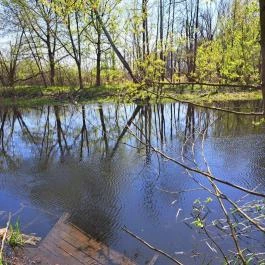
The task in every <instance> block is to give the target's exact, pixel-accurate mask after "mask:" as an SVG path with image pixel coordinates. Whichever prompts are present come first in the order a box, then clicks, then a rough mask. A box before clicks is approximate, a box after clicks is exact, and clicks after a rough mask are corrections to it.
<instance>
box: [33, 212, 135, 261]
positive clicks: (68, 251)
mask: <svg viewBox="0 0 265 265" xmlns="http://www.w3.org/2000/svg"><path fill="white" fill-rule="evenodd" d="M67 219H68V215H67V214H65V215H63V216H62V217H61V218H60V219H59V220H58V222H57V223H56V224H55V225H54V227H53V228H52V230H51V231H50V232H49V233H48V235H47V236H46V238H45V239H44V240H43V241H42V242H41V244H40V245H39V247H38V248H36V249H31V251H29V252H28V253H31V257H38V258H39V259H40V260H41V263H40V264H43V265H46V264H49V265H55V264H56V265H105V264H117V265H118V264H119V265H135V264H136V263H135V262H133V261H131V260H130V259H128V258H127V257H125V256H124V255H122V254H121V253H118V252H117V251H115V250H112V249H111V248H109V247H108V246H106V245H105V244H103V243H101V242H98V241H96V240H95V239H93V238H92V237H91V236H90V235H88V234H86V233H85V232H83V231H82V230H80V229H79V228H78V227H76V226H74V225H73V224H71V223H69V222H67Z"/></svg>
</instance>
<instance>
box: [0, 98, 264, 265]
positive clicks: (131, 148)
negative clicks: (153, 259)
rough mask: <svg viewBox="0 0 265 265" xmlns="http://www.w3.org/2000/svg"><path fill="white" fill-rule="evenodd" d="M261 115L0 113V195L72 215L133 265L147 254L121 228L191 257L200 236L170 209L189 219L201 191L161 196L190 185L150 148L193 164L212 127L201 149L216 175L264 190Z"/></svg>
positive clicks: (110, 107) (78, 110) (188, 109)
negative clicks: (203, 136)
mask: <svg viewBox="0 0 265 265" xmlns="http://www.w3.org/2000/svg"><path fill="white" fill-rule="evenodd" d="M257 104H259V103H257ZM241 107H242V104H241ZM243 108H244V106H243ZM258 119H259V118H257V117H246V116H238V115H234V114H228V113H222V112H216V111H212V110H205V109H198V108H194V106H192V105H185V104H178V103H174V104H173V103H172V104H158V105H144V106H140V105H134V104H131V105H116V104H103V105H102V104H94V105H83V106H79V105H78V106H76V105H68V106H43V107H39V108H34V109H27V108H17V107H13V108H0V140H1V157H0V168H1V173H0V179H1V192H2V193H1V192H0V195H1V194H4V193H5V194H6V193H8V194H9V195H8V196H9V197H8V198H7V199H5V200H6V201H9V202H10V203H8V204H9V205H10V209H11V208H12V207H11V205H14V200H17V201H21V200H22V201H24V202H26V203H27V205H28V206H29V207H31V208H30V209H35V208H36V209H41V210H42V211H44V212H49V214H50V215H51V216H52V215H54V216H60V215H61V214H62V213H64V212H69V213H70V214H71V220H72V222H74V223H75V224H76V225H77V226H79V227H80V228H82V229H83V230H85V231H86V232H88V233H90V234H92V235H93V236H94V237H96V238H98V239H100V240H103V241H105V242H106V243H107V244H109V245H111V246H113V247H114V248H117V249H119V250H120V251H122V252H124V251H126V254H127V255H129V256H134V254H135V252H137V253H138V255H139V257H138V258H137V259H138V261H139V264H144V262H145V261H146V260H145V259H146V257H149V255H150V253H149V252H148V250H146V249H144V248H143V247H142V246H139V245H138V243H137V242H134V241H133V240H130V239H128V236H126V235H124V234H123V233H121V232H120V228H121V227H122V226H123V225H127V226H129V227H131V228H132V229H134V230H135V231H138V232H139V233H140V232H141V233H142V235H143V237H144V238H147V239H149V240H150V241H153V242H157V245H158V246H160V247H161V248H163V249H166V250H168V252H171V253H174V252H176V251H177V250H178V251H185V252H187V253H191V251H192V248H193V247H194V246H195V249H196V248H197V247H198V245H199V244H200V243H199V240H198V241H197V240H196V239H195V238H193V237H192V235H193V231H191V230H190V229H189V228H188V227H186V225H185V224H180V223H178V222H176V212H177V211H178V210H179V209H180V208H181V209H182V215H183V218H184V216H189V215H190V211H191V205H192V203H193V201H194V200H195V199H196V198H198V196H199V197H204V196H206V195H205V194H204V193H203V192H201V193H198V192H197V193H196V192H195V193H192V194H190V193H189V194H175V195H173V196H172V194H168V193H165V192H161V190H171V191H174V190H185V189H191V188H193V187H195V186H194V183H193V182H192V180H190V179H189V178H187V176H186V174H185V172H183V169H182V168H179V167H177V166H176V165H172V164H169V163H168V162H167V161H165V160H164V159H161V157H159V156H157V155H156V154H154V153H153V152H152V151H151V148H150V146H149V145H148V144H149V143H151V144H152V145H154V146H157V147H158V148H159V149H161V150H163V151H165V152H167V153H168V154H169V155H172V156H173V157H175V158H180V156H181V153H182V152H183V153H184V155H185V157H187V158H189V157H190V156H191V153H190V148H189V145H192V144H193V143H194V139H200V137H201V132H202V131H205V129H206V128H208V127H209V125H211V126H210V128H209V129H208V131H207V137H206V143H205V151H206V154H207V156H208V159H209V163H210V165H211V167H212V168H213V170H214V172H216V174H217V175H221V176H224V178H227V179H233V182H236V183H240V184H243V185H244V186H247V187H255V185H256V184H257V183H261V184H262V185H264V186H265V180H264V178H263V177H262V176H263V175H264V173H265V172H264V167H265V156H264V154H263V150H264V148H265V140H264V126H263V125H261V126H254V125H253V122H254V121H255V122H257V121H258ZM131 130H132V131H133V133H131ZM137 138H138V139H137ZM141 142H142V143H146V144H147V145H145V144H142V143H141ZM183 145H184V147H185V148H183ZM199 152H200V149H198V155H199ZM231 169H233V170H231ZM264 186H263V187H264ZM235 195H236V194H235ZM0 198H1V197H0ZM2 199H3V196H2ZM172 201H173V202H174V203H172ZM33 212H34V211H33ZM216 214H218V213H216ZM46 218H48V217H46ZM48 219H49V218H48ZM48 227H49V226H48ZM35 228H36V227H35ZM39 230H42V229H41V228H38V229H37V231H34V232H39V233H41V232H42V233H44V232H43V231H39ZM154 231H155V233H154ZM197 236H198V235H196V237H197ZM183 239H185V240H183ZM198 248H199V247H198ZM139 253H142V255H140V254H139ZM203 253H204V255H205V256H207V255H209V253H208V254H207V251H206V250H205V251H204V252H203ZM188 256H189V255H187V260H188ZM205 256H202V257H201V259H203V258H205ZM163 262H164V261H163V259H162V260H161V261H160V263H159V262H158V264H165V263H163ZM189 262H191V261H190V260H189ZM188 264H192V263H188ZM195 264H196V263H195Z"/></svg>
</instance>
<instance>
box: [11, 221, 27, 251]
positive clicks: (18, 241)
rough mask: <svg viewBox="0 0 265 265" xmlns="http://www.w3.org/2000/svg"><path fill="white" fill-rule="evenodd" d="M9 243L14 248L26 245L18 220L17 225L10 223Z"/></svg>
mask: <svg viewBox="0 0 265 265" xmlns="http://www.w3.org/2000/svg"><path fill="white" fill-rule="evenodd" d="M8 243H9V245H10V246H11V247H13V248H14V247H18V246H23V245H24V240H23V236H22V233H21V230H20V224H19V221H18V220H17V221H16V223H15V225H10V237H9V239H8Z"/></svg>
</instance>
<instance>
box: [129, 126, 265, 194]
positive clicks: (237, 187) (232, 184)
mask: <svg viewBox="0 0 265 265" xmlns="http://www.w3.org/2000/svg"><path fill="white" fill-rule="evenodd" d="M133 125H134V126H135V127H136V128H137V129H138V130H140V129H139V128H138V126H137V125H136V124H134V123H133ZM128 131H129V132H130V133H131V134H132V135H133V136H134V137H135V138H136V139H137V140H138V141H139V142H140V143H141V144H143V145H145V146H149V147H150V148H151V150H153V151H154V152H156V153H158V154H159V155H161V157H163V158H165V159H167V160H168V161H171V162H173V163H175V164H177V165H179V166H181V167H183V168H184V169H187V170H189V171H190V172H193V173H197V174H199V175H201V176H204V177H207V178H209V179H211V180H215V181H217V182H219V183H222V184H224V185H227V186H230V187H232V188H235V189H237V190H240V191H243V192H245V193H248V194H251V195H254V196H257V197H262V198H265V194H264V193H261V192H257V191H255V190H249V189H247V188H244V187H241V186H239V185H236V184H234V183H232V182H229V181H227V180H224V179H221V178H218V177H216V176H213V175H212V174H210V173H208V172H205V171H202V170H200V169H198V168H192V167H190V166H188V165H186V164H185V163H182V162H180V161H178V160H176V159H174V158H172V157H170V156H168V155H167V154H165V153H163V152H162V151H161V150H159V149H157V148H155V147H154V146H152V145H151V144H150V143H148V144H146V143H144V142H143V141H142V140H141V139H140V138H139V137H137V135H136V134H135V133H134V132H133V131H132V130H131V129H130V128H129V127H128Z"/></svg>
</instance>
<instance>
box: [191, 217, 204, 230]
mask: <svg viewBox="0 0 265 265" xmlns="http://www.w3.org/2000/svg"><path fill="white" fill-rule="evenodd" d="M192 224H193V225H195V226H196V227H198V228H204V222H203V221H202V220H201V218H199V217H198V218H197V219H196V220H195V221H193V222H192Z"/></svg>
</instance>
